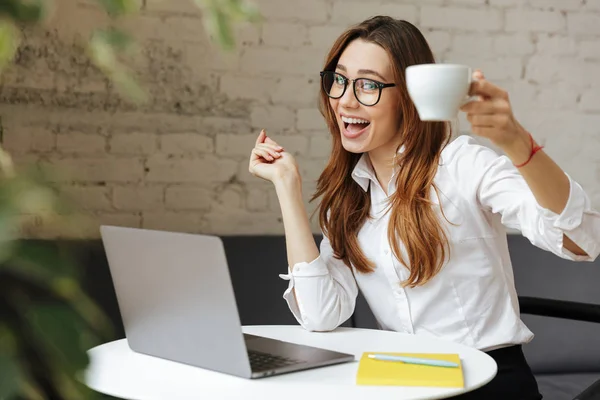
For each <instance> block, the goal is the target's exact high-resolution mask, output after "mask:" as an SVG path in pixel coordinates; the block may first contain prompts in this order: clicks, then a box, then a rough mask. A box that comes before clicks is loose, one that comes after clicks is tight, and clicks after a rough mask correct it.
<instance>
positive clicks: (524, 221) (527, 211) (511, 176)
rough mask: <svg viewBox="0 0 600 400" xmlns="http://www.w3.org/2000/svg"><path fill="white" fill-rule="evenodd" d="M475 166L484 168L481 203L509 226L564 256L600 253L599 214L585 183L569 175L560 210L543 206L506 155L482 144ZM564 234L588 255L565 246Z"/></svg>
mask: <svg viewBox="0 0 600 400" xmlns="http://www.w3.org/2000/svg"><path fill="white" fill-rule="evenodd" d="M474 153H475V159H474V160H473V164H472V166H474V167H475V168H476V170H479V171H481V172H482V173H481V175H480V181H479V185H478V189H477V196H478V199H479V201H480V203H481V205H482V206H483V207H485V208H487V209H489V210H491V211H492V212H493V213H499V214H500V215H501V219H502V223H503V225H505V226H506V227H508V228H513V229H518V230H520V231H521V233H522V234H523V236H525V237H526V238H528V239H529V241H530V242H531V243H532V244H533V245H535V246H537V247H539V248H542V249H544V250H547V251H550V252H552V253H554V254H556V255H558V256H560V257H562V258H565V259H569V260H574V261H593V260H595V259H596V257H597V256H598V254H599V253H600V244H599V243H600V214H599V213H598V212H597V211H595V210H593V209H592V205H591V201H590V199H589V197H588V195H587V194H586V193H585V192H584V190H583V189H582V187H581V186H580V185H579V184H578V183H577V182H575V181H574V180H573V179H571V177H570V176H568V175H567V177H568V179H569V186H570V190H569V198H568V201H567V204H566V206H565V208H564V209H563V211H562V212H561V213H560V214H556V213H555V212H553V211H551V210H548V209H546V208H543V207H541V206H540V205H539V204H538V202H537V200H536V199H535V196H534V195H533V192H532V191H531V189H530V188H529V186H528V185H527V182H526V181H525V179H524V178H523V176H522V175H521V174H520V172H519V171H518V170H517V168H516V167H515V166H514V165H513V164H512V162H511V161H510V160H509V159H508V157H505V156H498V155H497V154H496V153H495V152H494V151H492V150H491V149H488V148H485V147H483V146H479V148H478V149H477V150H475V151H474ZM564 235H566V236H568V237H569V238H570V239H571V240H572V241H573V242H574V243H575V244H577V245H578V246H579V247H580V248H581V249H583V250H584V251H585V252H586V253H587V255H584V256H578V255H575V254H573V253H572V252H570V251H569V250H567V249H565V248H564V247H563V238H564Z"/></svg>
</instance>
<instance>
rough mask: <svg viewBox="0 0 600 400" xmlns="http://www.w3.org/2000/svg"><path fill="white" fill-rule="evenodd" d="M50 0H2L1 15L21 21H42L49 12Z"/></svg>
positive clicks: (0, 2)
mask: <svg viewBox="0 0 600 400" xmlns="http://www.w3.org/2000/svg"><path fill="white" fill-rule="evenodd" d="M50 5H51V4H50V0H25V1H24V0H2V1H0V17H2V16H7V17H8V18H9V19H12V20H13V21H16V22H19V23H32V22H39V21H42V20H43V19H44V18H45V17H46V15H47V14H48V9H49V7H50Z"/></svg>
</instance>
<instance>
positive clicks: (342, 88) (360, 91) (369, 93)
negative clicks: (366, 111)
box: [321, 71, 396, 107]
mask: <svg viewBox="0 0 600 400" xmlns="http://www.w3.org/2000/svg"><path fill="white" fill-rule="evenodd" d="M348 82H352V89H353V92H354V96H355V97H356V100H358V102H359V103H360V104H362V105H364V106H369V107H370V106H374V105H375V104H377V103H378V102H379V99H380V98H381V90H382V89H384V88H387V87H393V86H396V84H395V83H383V82H378V81H375V80H373V79H367V78H357V79H348V78H346V77H345V76H344V75H342V74H340V73H338V72H334V71H321V85H323V90H325V93H326V94H327V96H329V97H331V98H332V99H339V98H341V97H342V96H343V95H344V93H346V89H347V88H348Z"/></svg>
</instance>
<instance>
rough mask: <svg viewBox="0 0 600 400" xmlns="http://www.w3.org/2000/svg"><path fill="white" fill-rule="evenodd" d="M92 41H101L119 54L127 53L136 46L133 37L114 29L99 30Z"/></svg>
mask: <svg viewBox="0 0 600 400" xmlns="http://www.w3.org/2000/svg"><path fill="white" fill-rule="evenodd" d="M92 40H100V41H101V42H103V43H104V44H106V45H108V46H110V47H112V48H113V50H115V51H117V52H126V51H128V50H130V49H131V48H133V45H134V44H135V42H134V40H133V38H132V37H131V35H128V34H127V33H125V32H123V31H121V30H118V29H114V28H111V29H100V30H97V31H96V32H94V36H93V37H92Z"/></svg>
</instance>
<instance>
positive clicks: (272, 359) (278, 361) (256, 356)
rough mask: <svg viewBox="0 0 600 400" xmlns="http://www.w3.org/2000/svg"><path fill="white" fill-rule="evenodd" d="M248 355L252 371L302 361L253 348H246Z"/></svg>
mask: <svg viewBox="0 0 600 400" xmlns="http://www.w3.org/2000/svg"><path fill="white" fill-rule="evenodd" d="M248 356H249V358H250V366H251V368H252V371H254V372H260V371H266V370H271V369H275V368H281V367H285V366H288V365H292V364H299V363H301V362H302V361H300V360H294V359H292V358H287V357H281V356H276V355H274V354H268V353H262V352H260V351H255V350H248Z"/></svg>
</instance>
